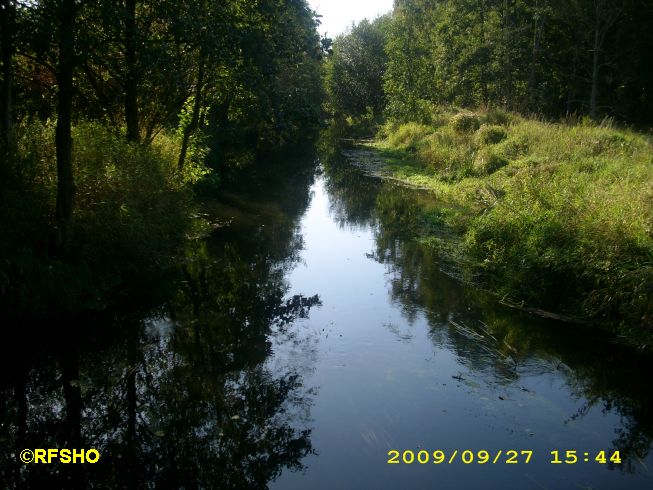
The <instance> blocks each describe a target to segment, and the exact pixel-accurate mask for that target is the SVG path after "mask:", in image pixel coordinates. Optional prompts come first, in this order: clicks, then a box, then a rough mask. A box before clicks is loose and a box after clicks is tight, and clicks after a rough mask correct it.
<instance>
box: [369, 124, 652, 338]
mask: <svg viewBox="0 0 653 490" xmlns="http://www.w3.org/2000/svg"><path fill="white" fill-rule="evenodd" d="M478 116H479V119H480V120H482V121H486V120H487V117H488V115H487V114H485V113H483V112H481V113H479V115H478ZM506 119H508V120H510V121H511V123H510V125H508V126H503V127H497V126H487V125H486V126H483V127H482V128H481V129H480V130H479V131H478V132H477V133H475V134H470V133H463V134H460V133H459V132H457V131H455V130H454V128H453V127H452V126H453V124H454V121H456V120H458V119H457V118H456V117H455V116H454V117H451V118H450V121H451V122H450V125H449V126H444V127H441V126H440V127H433V126H431V127H429V126H424V125H417V124H415V123H412V124H405V125H397V124H392V123H388V124H386V125H385V126H384V130H383V131H382V132H381V133H380V134H381V135H384V137H383V139H381V141H380V142H379V143H378V144H377V146H378V147H379V148H380V149H382V150H385V151H391V155H392V160H391V161H392V166H391V167H390V169H391V170H392V174H393V176H394V177H396V178H399V179H401V180H404V181H406V182H408V183H411V184H416V185H419V186H420V187H428V188H431V189H433V191H434V192H435V193H436V194H437V195H438V197H440V198H441V199H442V200H443V201H445V202H447V203H449V204H450V205H451V207H450V208H449V211H450V212H449V215H448V218H447V223H448V224H449V225H453V226H455V227H456V228H458V229H460V230H461V233H462V234H463V235H464V249H465V251H466V253H467V255H468V256H470V257H472V258H474V259H475V260H476V263H477V264H478V265H477V266H476V267H477V268H478V270H479V271H481V272H482V273H483V275H484V277H485V281H486V284H487V286H488V287H489V288H491V289H492V290H493V291H495V292H497V294H500V295H502V296H504V295H507V296H509V297H510V298H512V299H513V300H514V301H522V300H523V301H525V302H526V303H527V304H530V305H534V306H536V307H541V308H546V309H550V310H554V311H558V312H563V313H566V314H567V315H569V316H574V317H576V318H582V319H591V320H592V321H595V322H597V323H598V324H601V325H607V326H611V327H613V328H614V329H615V332H617V333H618V334H619V335H622V336H623V337H624V338H625V339H626V340H628V341H630V342H634V343H636V344H638V345H644V344H650V342H651V340H652V339H653V315H652V307H651V305H653V282H652V280H653V274H652V268H653V233H652V230H653V205H652V203H653V189H652V188H651V185H650V183H651V182H653V166H652V165H651V164H652V162H653V159H652V155H653V143H652V142H651V140H650V138H648V137H646V136H642V135H639V134H637V133H633V132H631V131H624V130H619V129H612V128H610V127H606V126H599V125H593V124H580V125H576V126H570V125H563V124H548V123H544V122H538V121H534V120H528V119H524V118H521V117H519V116H516V115H513V114H510V115H509V117H508V118H506ZM486 131H487V133H486ZM495 131H496V133H497V134H499V135H500V136H501V138H502V139H503V140H502V141H501V142H499V143H496V141H497V139H498V137H494V136H491V137H489V136H488V135H489V134H494V132H495ZM402 155H403V156H404V158H403V160H402V159H401V157H402ZM398 157H399V158H400V159H399V160H398V159H397V158H398Z"/></svg>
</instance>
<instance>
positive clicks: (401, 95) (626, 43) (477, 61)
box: [384, 0, 653, 125]
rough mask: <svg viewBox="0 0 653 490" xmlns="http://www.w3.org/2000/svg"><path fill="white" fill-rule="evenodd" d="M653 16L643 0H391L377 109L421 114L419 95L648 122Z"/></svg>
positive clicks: (446, 102) (435, 100)
mask: <svg viewBox="0 0 653 490" xmlns="http://www.w3.org/2000/svg"><path fill="white" fill-rule="evenodd" d="M652 19H653V8H652V7H651V5H650V2H648V3H647V2H645V1H643V0H636V1H632V2H609V1H604V0H601V1H599V0H580V1H576V2H552V1H537V2H528V1H524V0H516V1H509V2H505V1H504V2H496V1H492V2H490V1H477V0H450V1H446V2H434V1H429V0H402V1H398V2H395V6H394V11H393V14H392V22H391V23H390V26H389V28H388V36H387V40H386V53H387V70H386V73H385V75H384V91H385V96H386V98H387V106H386V114H387V115H388V116H389V117H391V118H393V119H396V120H398V121H400V122H408V121H417V122H425V121H424V119H423V116H424V113H423V110H422V108H421V107H420V106H421V105H423V102H422V101H426V102H427V103H431V104H437V105H441V106H451V105H456V106H460V107H479V106H482V107H487V106H498V107H503V108H506V109H508V110H511V111H515V110H517V111H521V112H523V113H537V114H545V115H547V116H552V117H559V116H562V115H564V114H571V113H578V114H587V115H591V116H592V118H593V119H598V113H600V112H602V111H603V112H604V113H607V114H610V115H613V116H615V117H618V118H622V119H627V120H631V121H632V120H636V121H639V122H644V121H646V122H647V123H650V122H651V114H653V106H652V99H650V97H648V96H647V95H646V94H649V93H650V92H651V90H652V89H653V68H652V67H651V64H650V63H649V62H648V58H649V57H650V56H649V53H651V50H652V49H653V35H652V34H651V32H650V29H648V27H647V26H648V25H650V23H651V20H652ZM597 43H598V44H597ZM594 53H596V54H597V56H596V57H595V56H594ZM592 94H595V95H596V97H595V98H596V100H594V101H593V98H592ZM488 117H490V118H491V117H492V115H491V114H489V115H488ZM487 122H488V123H489V124H500V125H504V124H505V123H504V122H502V121H498V120H494V121H492V120H490V121H487Z"/></svg>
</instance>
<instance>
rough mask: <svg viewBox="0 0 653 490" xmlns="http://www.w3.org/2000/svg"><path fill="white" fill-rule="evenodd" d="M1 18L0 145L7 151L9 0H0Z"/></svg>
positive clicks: (10, 129) (9, 132)
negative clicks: (0, 82) (0, 94)
mask: <svg viewBox="0 0 653 490" xmlns="http://www.w3.org/2000/svg"><path fill="white" fill-rule="evenodd" d="M0 7H1V12H2V16H1V17H2V18H1V19H0V28H1V31H2V32H1V42H2V100H1V101H0V108H1V111H2V114H1V115H0V132H1V134H0V147H1V148H3V149H4V150H5V151H9V148H10V146H11V142H12V141H13V114H12V111H13V108H12V106H13V99H12V80H13V66H12V63H13V55H14V22H15V19H16V16H15V13H16V12H15V6H14V5H12V1H11V0H0Z"/></svg>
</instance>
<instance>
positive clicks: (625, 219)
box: [325, 0, 653, 347]
mask: <svg viewBox="0 0 653 490" xmlns="http://www.w3.org/2000/svg"><path fill="white" fill-rule="evenodd" d="M652 21H653V4H651V3H650V2H646V1H638V0H623V1H608V0H560V1H558V0H548V1H547V0H496V1H495V0H483V1H469V0H447V1H425V0H397V1H395V4H394V10H393V11H392V12H391V13H389V14H387V15H384V16H381V17H379V18H377V19H375V20H373V21H369V20H364V21H362V22H359V23H358V24H353V25H352V26H351V28H350V29H349V30H348V31H347V32H346V33H345V34H343V35H341V36H338V37H337V38H336V39H335V40H334V41H333V46H332V55H331V56H330V57H329V58H328V60H327V63H326V77H325V80H326V88H327V91H328V94H329V99H328V101H329V102H328V107H329V109H330V111H331V113H332V114H333V117H334V121H335V122H336V124H335V125H334V129H335V128H341V129H336V130H335V134H338V132H340V134H342V128H345V131H348V132H349V133H350V134H353V135H355V136H366V137H370V136H374V141H373V142H372V143H368V144H367V146H368V148H367V149H366V150H364V151H359V152H358V154H356V155H355V156H354V157H353V160H354V163H356V164H358V165H360V166H362V167H365V168H368V169H371V171H373V172H374V173H376V174H380V175H381V176H384V177H388V176H389V177H391V178H393V179H396V180H400V181H403V182H405V183H407V184H409V185H412V186H417V187H422V188H426V189H429V190H430V191H431V192H432V193H434V194H435V195H436V196H437V197H438V199H440V200H441V201H442V203H443V206H442V208H441V209H439V210H437V211H433V210H428V209H422V210H421V211H420V213H421V214H422V223H423V225H422V226H421V229H420V230H418V231H416V232H415V237H416V238H418V239H420V240H422V241H425V242H428V243H431V244H432V245H433V247H434V248H435V249H436V250H438V253H439V255H440V257H445V256H446V257H447V260H452V261H453V262H456V263H457V264H458V265H459V268H460V269H463V270H461V271H459V273H458V275H461V276H466V277H467V278H468V280H469V281H471V282H473V283H475V284H476V285H478V286H481V287H483V288H486V289H488V290H490V291H492V292H494V293H495V295H496V296H497V297H498V298H499V299H500V301H502V302H503V303H505V304H507V305H510V306H512V307H516V308H520V309H525V310H527V311H530V312H536V313H538V314H543V315H546V316H548V317H553V318H558V319H564V320H566V321H573V322H581V323H587V324H589V325H593V326H597V325H602V326H605V327H607V328H608V329H609V330H611V331H612V332H613V333H616V334H617V335H618V336H619V337H620V338H622V339H625V340H626V341H627V342H632V343H634V344H636V345H638V346H640V347H644V346H650V345H651V339H653V310H652V308H653V233H652V230H653V226H652V224H653V197H652V196H653V194H652V192H651V182H653V165H652V162H653V142H652V139H651V134H650V131H651V129H650V128H651V124H652V123H653V118H652V114H653V98H652V97H651V94H652V93H653V64H651V60H652V59H653V33H652V32H651V30H650V28H649V26H650V24H651V22H652ZM370 150H373V151H370ZM379 169H381V170H379ZM452 234H453V235H454V236H456V237H458V239H459V241H456V242H454V243H452V242H451V240H450V239H449V238H448V237H450V236H451V235H452ZM443 237H444V238H443Z"/></svg>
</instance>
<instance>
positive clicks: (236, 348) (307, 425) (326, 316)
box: [0, 151, 653, 489]
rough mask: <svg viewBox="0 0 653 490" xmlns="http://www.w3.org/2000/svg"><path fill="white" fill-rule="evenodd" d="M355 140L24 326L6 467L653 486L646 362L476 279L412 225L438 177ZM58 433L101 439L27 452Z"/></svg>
mask: <svg viewBox="0 0 653 490" xmlns="http://www.w3.org/2000/svg"><path fill="white" fill-rule="evenodd" d="M337 155H338V154H337V152H334V151H332V152H331V153H330V155H329V154H327V155H326V156H323V157H322V161H321V163H319V164H318V163H317V162H315V159H314V157H313V156H308V157H305V158H304V159H298V161H296V162H292V165H291V164H290V163H288V164H287V165H286V170H285V171H284V170H280V169H277V170H274V171H272V170H270V171H268V172H264V175H263V176H260V177H252V179H251V180H250V181H248V182H247V184H246V185H241V186H240V187H235V186H234V187H233V188H231V189H228V190H226V191H225V192H224V193H223V194H222V196H221V197H220V198H219V199H214V200H211V201H210V202H207V203H206V205H205V209H204V216H203V217H202V220H203V221H204V222H209V223H210V229H211V231H210V233H209V234H208V235H207V236H205V237H203V238H199V239H196V240H193V241H192V242H191V243H190V244H189V246H188V248H187V250H186V253H185V256H184V257H181V258H180V260H179V267H178V270H176V271H173V272H172V273H171V274H169V277H166V278H165V280H161V279H158V280H157V281H155V282H148V281H147V278H144V284H146V286H144V287H143V289H144V293H143V297H140V296H139V297H134V298H131V301H130V303H131V305H130V307H129V308H124V309H122V310H121V311H115V312H111V314H110V315H103V316H101V317H93V318H86V319H75V320H72V319H71V320H70V322H69V323H63V324H61V323H60V322H59V323H55V324H53V325H51V326H50V327H51V328H50V329H49V330H46V332H43V330H38V335H37V336H30V334H29V332H28V333H27V335H26V336H25V335H20V334H17V335H15V336H13V337H7V338H6V339H5V341H4V345H3V371H2V372H3V374H2V378H1V379H0V390H1V392H0V395H1V397H2V398H1V399H2V401H1V403H0V420H1V421H2V428H1V432H0V448H1V449H2V454H0V464H1V465H2V466H1V468H2V469H1V470H0V481H1V482H3V483H5V485H3V486H7V487H16V486H21V485H22V486H28V487H32V488H37V487H38V485H39V484H41V485H43V484H45V483H46V482H47V484H48V486H49V487H50V488H57V487H61V488H71V487H74V486H78V487H80V488H82V487H83V488H116V487H118V488H121V487H132V488H146V487H153V488H154V487H158V488H268V487H269V488H275V489H286V488H288V489H292V488H298V489H299V488H313V489H321V488H325V489H326V488H380V489H383V488H483V487H486V488H516V489H517V488H519V489H524V488H596V489H601V488H605V489H611V488H615V489H616V488H634V489H637V488H651V487H652V485H653V473H652V469H653V456H652V455H651V451H650V449H651V444H652V442H651V441H652V436H653V423H652V422H653V416H652V415H653V414H652V413H651V407H652V406H653V404H652V396H651V390H650V379H651V378H650V374H651V373H650V368H649V367H648V366H649V364H648V363H646V362H645V360H643V359H639V358H638V357H637V356H634V355H631V354H628V353H626V354H624V353H622V352H621V351H620V349H617V348H615V346H613V345H610V344H609V343H607V342H605V341H604V340H600V339H590V340H588V337H587V333H586V332H582V333H578V332H576V330H574V329H572V327H570V326H569V325H566V324H561V323H556V322H551V321H544V320H541V319H537V318H534V317H531V316H528V315H524V314H520V313H518V312H515V311H513V310H509V309H506V308H505V307H502V306H500V305H498V304H497V301H496V299H493V298H492V297H489V296H488V295H486V294H483V293H482V292H480V291H479V290H478V289H476V288H474V287H471V286H464V285H462V283H461V281H459V280H458V279H457V274H456V273H452V269H451V266H450V264H447V263H446V261H443V260H442V259H441V258H440V254H438V251H437V250H436V249H434V248H432V247H431V248H429V247H427V246H424V245H421V244H420V243H419V242H418V241H416V240H414V239H413V238H412V233H411V230H412V229H413V228H414V227H415V226H416V220H417V219H419V212H418V209H419V206H420V205H423V204H424V202H425V201H428V200H432V197H431V196H428V195H426V194H423V193H420V192H417V191H415V190H410V189H405V188H402V187H399V186H397V185H394V184H391V183H386V182H382V181H380V180H378V179H374V178H371V177H366V176H365V175H363V174H362V173H360V171H358V170H356V169H355V168H354V167H353V166H352V165H350V164H349V163H348V162H347V161H344V160H343V159H341V158H339V157H338V156H337ZM443 271H444V272H443ZM534 280H536V278H534ZM146 293H147V294H146ZM24 333H25V332H23V334H24ZM40 447H45V448H47V447H95V448H97V449H98V450H99V451H100V453H101V454H102V458H101V461H100V462H99V463H97V464H95V465H85V466H81V465H75V467H74V468H69V467H67V466H64V465H56V464H55V465H36V464H32V465H27V466H25V465H22V464H20V462H19V461H18V460H17V458H16V451H18V452H19V451H20V449H22V448H40ZM390 450H398V451H400V452H402V453H403V452H404V451H406V450H410V451H414V453H415V454H417V452H418V451H422V450H426V451H429V452H430V453H432V452H433V451H435V450H443V451H444V452H445V454H446V455H447V456H450V455H451V454H453V451H455V450H458V451H459V453H461V452H462V451H463V450H471V451H474V452H475V453H478V451H481V450H486V451H488V452H489V453H490V454H492V456H494V455H496V454H497V453H498V451H499V450H502V451H503V452H504V453H505V451H507V450H517V451H522V450H529V451H533V455H532V459H531V461H530V463H529V464H525V463H524V458H523V457H521V456H520V457H519V458H518V461H519V464H515V465H507V464H505V460H506V458H505V457H504V458H500V460H499V461H498V462H497V464H492V463H488V464H485V465H479V464H478V463H476V462H474V463H472V464H469V465H466V464H463V463H462V462H461V460H460V459H459V458H458V459H457V460H456V461H454V462H453V463H452V464H446V463H445V464H441V465H435V464H433V463H432V458H430V461H429V463H428V464H419V463H417V462H415V463H413V464H411V465H407V464H398V465H388V464H387V461H388V452H389V451H390ZM553 450H559V451H560V455H561V458H562V459H564V458H565V451H567V450H575V451H577V455H578V458H579V462H578V463H576V464H570V465H567V464H560V465H556V464H551V463H550V461H551V459H552V455H551V453H550V452H551V451H553ZM600 451H606V454H607V456H608V457H609V456H610V455H612V454H613V453H614V452H615V451H619V452H620V455H621V458H622V462H621V463H620V464H610V463H606V464H600V463H598V462H596V461H594V457H595V456H596V455H597V454H598V453H599V452H600ZM585 453H588V456H587V459H589V461H588V462H585V461H584V459H585ZM400 459H401V458H400ZM71 466H72V465H71Z"/></svg>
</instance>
